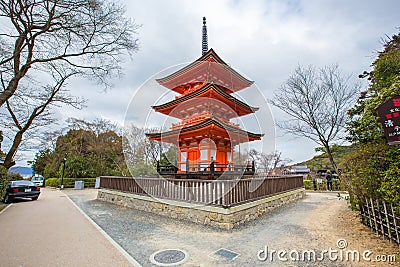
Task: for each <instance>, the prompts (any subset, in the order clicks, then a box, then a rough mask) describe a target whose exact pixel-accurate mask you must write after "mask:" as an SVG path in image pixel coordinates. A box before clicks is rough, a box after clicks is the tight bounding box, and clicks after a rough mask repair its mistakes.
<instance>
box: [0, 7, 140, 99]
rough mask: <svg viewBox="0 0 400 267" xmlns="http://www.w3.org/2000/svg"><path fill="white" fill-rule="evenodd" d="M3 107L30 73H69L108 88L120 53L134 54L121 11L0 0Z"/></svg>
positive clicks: (130, 26) (131, 27)
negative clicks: (50, 70)
mask: <svg viewBox="0 0 400 267" xmlns="http://www.w3.org/2000/svg"><path fill="white" fill-rule="evenodd" d="M0 19H1V21H2V24H3V27H4V28H3V29H9V32H1V33H0V38H1V39H0V74H1V75H0V78H1V83H2V87H3V90H2V91H1V92H0V106H2V105H3V104H4V103H5V102H6V101H7V100H8V99H10V97H11V96H13V95H14V93H15V92H16V90H17V89H18V88H19V85H20V83H22V82H24V78H25V77H26V76H27V75H28V74H29V73H31V72H35V75H36V74H37V73H42V74H43V73H47V69H48V65H49V64H53V65H55V66H56V67H57V66H63V68H64V69H65V68H71V69H73V70H74V71H75V72H76V73H77V74H79V75H81V76H86V77H89V78H90V79H95V80H96V81H97V82H99V83H102V84H105V85H108V83H107V78H109V77H112V76H114V75H115V74H118V73H119V72H120V64H119V63H120V62H121V60H122V57H120V55H121V53H123V52H125V51H135V50H136V49H137V39H135V38H133V34H134V31H135V29H136V28H137V27H138V26H137V25H134V24H133V23H132V22H131V21H130V20H129V19H127V18H125V17H124V9H123V8H122V7H121V6H119V5H117V4H115V3H113V2H112V1H107V0H106V1H100V0H90V1H87V0H68V1H65V0H31V1H21V0H0Z"/></svg>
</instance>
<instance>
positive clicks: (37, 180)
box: [31, 174, 44, 186]
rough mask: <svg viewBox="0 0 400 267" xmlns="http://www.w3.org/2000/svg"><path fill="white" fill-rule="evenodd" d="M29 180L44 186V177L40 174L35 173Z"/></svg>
mask: <svg viewBox="0 0 400 267" xmlns="http://www.w3.org/2000/svg"><path fill="white" fill-rule="evenodd" d="M31 182H32V183H34V184H35V185H37V186H44V177H43V176H41V175H40V174H35V176H33V177H32V179H31Z"/></svg>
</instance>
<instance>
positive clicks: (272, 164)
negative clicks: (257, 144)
mask: <svg viewBox="0 0 400 267" xmlns="http://www.w3.org/2000/svg"><path fill="white" fill-rule="evenodd" d="M290 161H291V160H290V159H283V158H282V152H280V151H274V152H271V153H259V154H258V164H259V166H260V168H261V169H264V171H265V173H267V174H269V173H270V172H271V171H272V170H273V169H275V168H276V167H278V165H279V164H285V163H288V162H290Z"/></svg>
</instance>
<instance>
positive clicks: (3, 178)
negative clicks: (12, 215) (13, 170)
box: [0, 166, 8, 201]
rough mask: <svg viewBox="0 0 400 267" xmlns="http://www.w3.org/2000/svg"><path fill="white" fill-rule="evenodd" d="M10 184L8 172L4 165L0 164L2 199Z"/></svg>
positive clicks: (0, 197)
mask: <svg viewBox="0 0 400 267" xmlns="http://www.w3.org/2000/svg"><path fill="white" fill-rule="evenodd" d="M7 184H8V172H7V169H6V168H4V167H3V166H0V201H1V200H3V197H4V195H5V194H6V188H7Z"/></svg>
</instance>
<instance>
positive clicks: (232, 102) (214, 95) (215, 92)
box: [152, 84, 259, 118]
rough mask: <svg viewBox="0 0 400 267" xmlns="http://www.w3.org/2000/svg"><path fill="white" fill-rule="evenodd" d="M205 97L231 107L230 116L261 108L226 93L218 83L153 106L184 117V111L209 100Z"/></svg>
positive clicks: (157, 109)
mask: <svg viewBox="0 0 400 267" xmlns="http://www.w3.org/2000/svg"><path fill="white" fill-rule="evenodd" d="M204 98H208V99H215V101H220V102H222V103H224V104H225V105H227V106H228V107H229V110H230V111H232V112H231V113H232V114H231V115H230V116H229V117H230V118H234V117H239V116H244V115H247V114H251V113H254V112H256V111H257V110H258V109H259V108H257V107H251V106H249V105H247V104H246V103H244V102H243V101H241V100H239V99H237V98H236V97H234V96H232V95H230V94H228V93H226V91H225V88H224V87H222V86H219V85H216V84H206V85H204V86H202V87H201V88H199V89H197V90H195V91H193V92H191V93H188V94H186V95H183V96H181V97H178V98H176V99H174V100H172V101H170V102H167V103H165V104H161V105H157V106H152V108H153V109H154V110H155V111H157V112H160V113H163V114H166V115H169V116H173V117H175V118H182V117H184V116H183V115H182V111H185V110H186V109H188V108H193V106H195V105H197V104H198V102H204V101H207V100H205V99H204Z"/></svg>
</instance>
